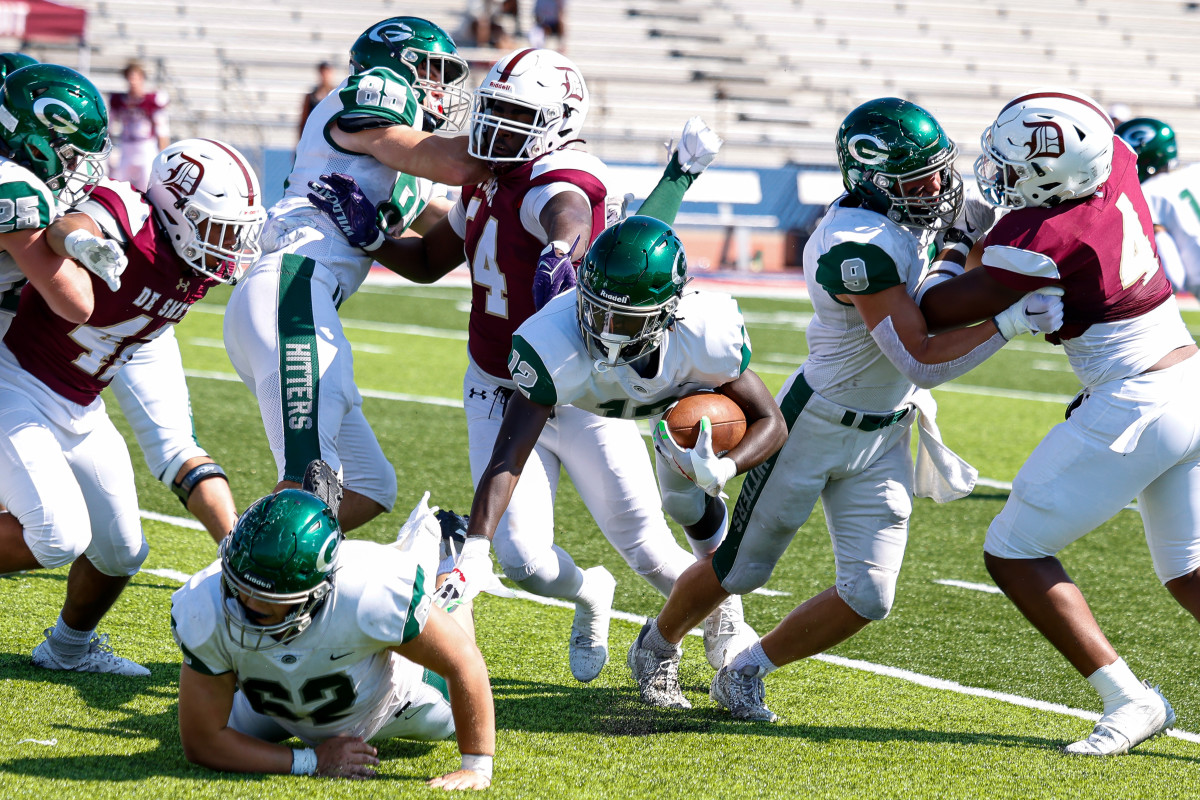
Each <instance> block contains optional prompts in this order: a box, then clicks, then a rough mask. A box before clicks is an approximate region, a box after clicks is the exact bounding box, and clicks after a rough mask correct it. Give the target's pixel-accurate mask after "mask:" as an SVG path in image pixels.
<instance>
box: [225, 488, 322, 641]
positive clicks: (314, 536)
mask: <svg viewBox="0 0 1200 800" xmlns="http://www.w3.org/2000/svg"><path fill="white" fill-rule="evenodd" d="M342 538H343V536H342V530H341V527H340V526H339V525H338V521H337V517H335V516H334V514H333V512H332V511H331V510H330V509H329V506H327V505H325V503H324V502H322V501H321V500H320V498H318V497H317V496H316V495H313V494H310V493H308V492H306V491H303V490H301V489H284V490H283V491H281V492H279V493H278V494H273V495H267V496H266V497H264V498H262V499H261V500H259V501H258V502H256V503H255V504H254V505H252V506H250V508H248V509H246V511H245V513H244V514H242V516H241V517H239V518H238V522H237V525H236V526H235V527H234V529H233V532H232V533H230V534H229V535H228V536H226V537H225V539H224V540H222V542H221V545H220V559H221V575H222V578H223V580H222V590H223V594H224V602H223V607H224V611H225V624H226V627H227V629H228V630H229V635H230V637H231V638H232V639H233V641H234V642H236V643H237V644H238V645H239V646H241V647H244V648H246V649H247V650H269V649H270V648H272V647H278V646H279V645H284V644H287V643H288V642H290V641H292V640H293V639H295V638H296V637H297V636H299V635H300V634H301V633H303V632H304V631H305V630H307V629H308V627H309V625H311V624H312V619H313V615H314V614H315V613H316V612H317V610H318V609H319V607H320V605H321V603H322V602H324V600H325V599H326V597H328V596H329V593H330V592H331V591H333V578H334V573H335V572H336V570H337V554H338V547H339V545H340V544H341V541H342ZM239 598H242V599H243V600H244V599H246V598H254V599H255V600H259V601H262V602H266V603H280V604H288V605H292V606H294V607H293V608H292V609H290V610H289V611H288V612H287V616H286V617H285V618H284V619H283V621H281V622H277V623H273V624H259V623H256V622H255V621H253V619H252V615H251V614H248V613H247V607H246V606H244V605H243V604H242V602H240V601H239Z"/></svg>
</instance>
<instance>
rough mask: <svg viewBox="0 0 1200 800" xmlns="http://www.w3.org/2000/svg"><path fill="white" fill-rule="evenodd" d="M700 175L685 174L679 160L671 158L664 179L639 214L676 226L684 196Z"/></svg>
mask: <svg viewBox="0 0 1200 800" xmlns="http://www.w3.org/2000/svg"><path fill="white" fill-rule="evenodd" d="M699 177H700V176H699V175H692V174H691V173H688V172H684V171H683V168H682V167H680V166H679V159H678V158H676V157H675V156H671V160H670V161H669V162H668V163H667V168H666V169H665V170H663V174H662V177H661V178H659V179H658V183H657V184H655V186H654V189H652V190H651V191H650V194H649V195H648V196H647V197H646V200H645V202H643V203H642V205H641V207H639V208H638V214H643V215H645V216H647V217H654V218H655V219H657V220H662V221H663V222H665V223H667V224H668V225H671V224H674V222H675V217H676V215H678V214H679V207H680V206H681V205H682V204H683V196H684V194H685V193H687V190H688V189H689V188H691V185H692V184H693V183H695V181H696V178H699Z"/></svg>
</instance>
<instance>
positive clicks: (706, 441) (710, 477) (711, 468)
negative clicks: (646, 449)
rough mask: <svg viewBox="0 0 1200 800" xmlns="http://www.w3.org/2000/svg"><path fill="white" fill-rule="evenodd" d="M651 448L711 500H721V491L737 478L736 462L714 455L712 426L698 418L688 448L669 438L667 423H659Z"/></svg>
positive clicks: (704, 419)
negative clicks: (697, 427)
mask: <svg viewBox="0 0 1200 800" xmlns="http://www.w3.org/2000/svg"><path fill="white" fill-rule="evenodd" d="M654 448H655V449H656V450H657V451H658V452H659V453H661V454H662V456H663V457H664V458H665V459H667V460H668V461H669V462H670V463H672V464H673V465H674V466H675V468H676V469H677V470H679V473H680V474H681V475H683V476H684V477H685V478H687V479H688V480H690V481H691V482H692V483H694V484H696V485H697V486H699V487H700V488H701V489H703V490H704V493H705V494H707V495H709V496H710V497H724V493H723V492H722V490H723V489H724V488H725V484H726V483H728V482H729V479H730V478H732V477H733V476H734V475H737V463H736V462H735V461H734V460H733V459H732V458H726V457H724V456H718V455H717V454H716V453H714V452H713V446H712V423H711V422H709V419H708V417H701V418H700V435H699V436H697V437H696V446H695V447H693V448H691V449H686V448H682V447H680V446H679V445H678V444H676V442H675V440H674V439H673V438H672V437H671V432H670V431H669V430H668V429H667V423H665V422H663V421H661V420H660V421H659V423H658V425H657V426H656V427H655V429H654Z"/></svg>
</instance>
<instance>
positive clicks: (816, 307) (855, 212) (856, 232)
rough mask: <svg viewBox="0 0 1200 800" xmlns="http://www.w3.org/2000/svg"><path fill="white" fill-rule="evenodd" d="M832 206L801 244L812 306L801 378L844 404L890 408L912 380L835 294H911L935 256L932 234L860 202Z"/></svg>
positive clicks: (897, 404)
mask: <svg viewBox="0 0 1200 800" xmlns="http://www.w3.org/2000/svg"><path fill="white" fill-rule="evenodd" d="M843 200H845V197H843V198H842V199H841V200H839V201H838V202H836V203H834V204H833V205H832V206H830V208H829V210H828V211H826V212H825V216H824V218H822V219H821V222H820V224H818V225H817V229H816V230H815V231H813V234H812V236H811V237H810V238H809V240H808V243H807V244H805V246H804V281H805V283H807V284H808V287H809V295H810V297H811V298H812V304H813V312H814V314H813V319H812V322H810V323H809V325H808V332H807V338H808V351H809V352H808V359H807V360H806V361H805V362H804V379H805V380H806V381H807V382H808V384H809V386H811V387H812V388H813V389H814V390H815V391H817V392H818V393H820V394H821V395H822V396H824V397H825V398H826V399H827V400H832V401H833V402H835V403H839V404H841V405H844V406H846V407H848V408H857V409H860V410H862V411H889V410H891V409H894V408H899V407H900V406H901V405H903V404H904V401H905V399H906V398H907V397H908V395H909V393H911V392H912V391H913V388H914V387H913V384H912V382H910V381H909V380H908V378H906V377H904V376H903V375H902V374H901V373H900V371H899V370H898V369H896V367H895V366H894V365H893V364H892V362H891V361H888V359H887V356H885V355H884V354H883V352H882V351H881V350H880V349H879V346H878V345H876V344H875V340H874V339H872V338H871V332H870V331H869V330H868V329H867V324H866V323H865V322H863V318H862V317H861V316H859V313H858V310H857V309H856V308H855V307H854V305H853V304H851V303H846V302H843V301H841V300H838V299H837V297H835V295H846V294H873V293H875V292H879V291H883V290H884V289H887V288H890V287H892V286H897V285H900V284H904V285H906V286H907V287H908V294H909V295H910V296H915V295H916V292H917V285H918V284H919V283H920V282H921V277H922V275H923V274H924V272H925V270H926V269H927V268H928V266H929V263H930V261H931V260H932V258H933V252H932V251H933V234H932V233H930V232H929V231H920V232H919V233H918V232H917V231H914V230H910V229H909V228H906V227H904V226H902V225H898V224H896V223H895V222H892V221H891V220H890V219H888V218H887V217H885V216H884V215H883V214H877V213H875V212H874V211H869V210H866V209H862V208H846V207H843V206H842V205H841V203H842V201H843Z"/></svg>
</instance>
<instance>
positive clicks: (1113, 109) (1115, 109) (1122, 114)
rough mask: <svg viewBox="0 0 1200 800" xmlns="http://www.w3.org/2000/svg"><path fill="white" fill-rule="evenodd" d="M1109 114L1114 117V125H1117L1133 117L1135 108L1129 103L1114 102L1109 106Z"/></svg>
mask: <svg viewBox="0 0 1200 800" xmlns="http://www.w3.org/2000/svg"><path fill="white" fill-rule="evenodd" d="M1108 115H1109V116H1110V117H1112V121H1113V125H1114V126H1117V125H1120V124H1121V123H1122V122H1124V121H1125V120H1127V119H1130V118H1132V117H1133V109H1132V108H1130V107H1129V104H1128V103H1113V104H1112V105H1110V106H1109V107H1108Z"/></svg>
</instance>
